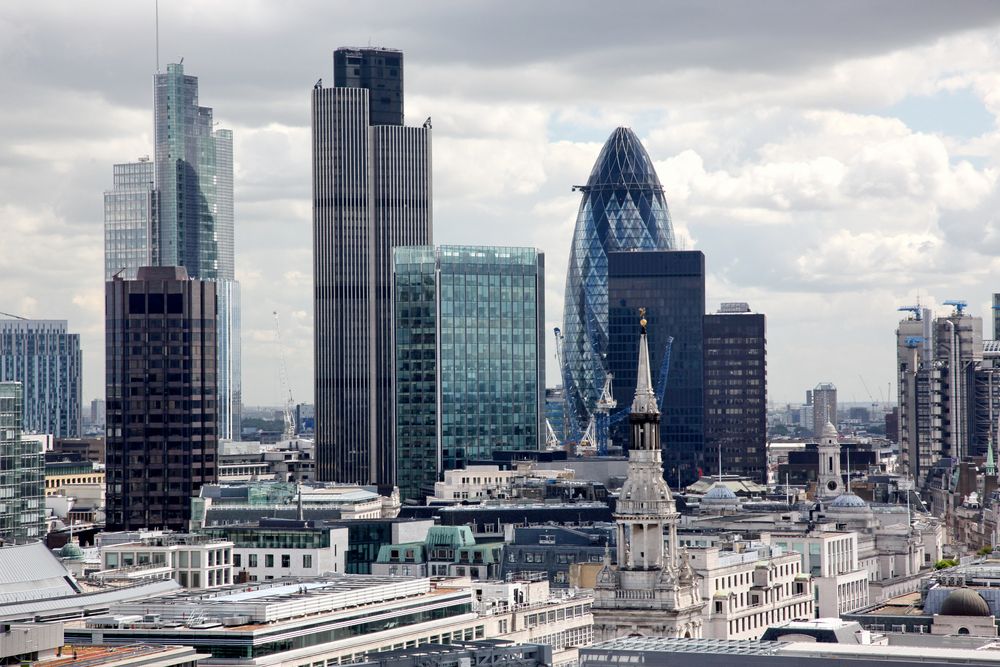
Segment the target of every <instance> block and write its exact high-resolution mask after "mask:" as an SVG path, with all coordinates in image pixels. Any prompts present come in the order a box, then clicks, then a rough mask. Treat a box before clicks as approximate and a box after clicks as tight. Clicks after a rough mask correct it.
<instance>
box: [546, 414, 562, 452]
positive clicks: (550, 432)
mask: <svg viewBox="0 0 1000 667" xmlns="http://www.w3.org/2000/svg"><path fill="white" fill-rule="evenodd" d="M545 446H546V447H547V448H548V449H550V450H557V449H559V448H560V447H561V446H562V443H561V442H559V436H557V435H556V431H555V429H554V428H552V422H550V421H549V420H548V419H546V420H545Z"/></svg>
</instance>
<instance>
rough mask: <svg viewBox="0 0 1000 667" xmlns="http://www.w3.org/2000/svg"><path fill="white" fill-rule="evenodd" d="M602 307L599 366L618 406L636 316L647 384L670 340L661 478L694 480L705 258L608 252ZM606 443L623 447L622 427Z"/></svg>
mask: <svg viewBox="0 0 1000 667" xmlns="http://www.w3.org/2000/svg"><path fill="white" fill-rule="evenodd" d="M608 303H609V308H608V331H609V336H610V343H609V345H608V356H607V360H606V361H607V368H608V370H609V371H610V372H611V373H612V374H613V375H614V381H613V387H614V394H615V398H616V399H617V400H618V405H627V404H628V397H629V395H630V393H631V392H632V390H633V388H634V387H635V383H636V376H635V372H636V371H635V369H636V359H637V358H636V355H637V354H638V352H637V350H638V349H639V332H638V331H637V330H636V326H635V318H636V313H637V312H638V311H639V309H640V308H645V309H646V319H647V320H648V321H649V331H650V333H649V336H648V338H649V354H650V362H651V363H652V365H653V373H654V375H653V379H654V381H655V382H659V376H660V369H661V368H662V366H663V355H664V353H665V351H666V347H667V339H668V338H673V339H674V340H673V343H672V344H671V352H670V373H669V375H668V376H667V382H666V385H665V387H664V390H663V391H664V396H663V410H662V417H663V419H662V422H661V424H660V438H661V443H660V444H661V447H662V449H663V465H664V473H665V474H666V475H667V479H668V480H670V481H671V482H674V481H675V480H677V479H678V476H679V477H680V480H681V483H686V482H688V481H694V479H695V478H696V477H697V473H698V467H699V466H700V465H701V460H702V452H703V451H704V443H705V435H704V356H705V355H704V318H705V255H704V254H702V253H701V251H699V250H669V251H650V252H612V253H609V254H608ZM657 391H659V389H658V388H657ZM612 438H613V439H614V440H615V442H617V443H625V442H628V431H627V424H625V423H624V422H621V423H619V425H618V428H617V429H614V430H613V431H612Z"/></svg>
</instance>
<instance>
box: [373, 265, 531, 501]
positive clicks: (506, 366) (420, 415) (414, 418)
mask: <svg viewBox="0 0 1000 667" xmlns="http://www.w3.org/2000/svg"><path fill="white" fill-rule="evenodd" d="M394 281H395V282H394V304H393V310H392V312H393V314H394V323H395V337H394V338H395V358H396V374H395V390H396V400H395V411H396V416H395V421H396V433H395V440H396V448H397V449H396V455H397V457H398V458H397V463H398V466H397V468H398V472H397V483H398V485H399V487H400V494H401V495H402V496H403V497H404V498H415V499H422V497H423V495H422V489H427V490H428V491H430V492H433V486H434V482H436V481H439V480H440V479H441V475H442V473H443V472H444V471H445V470H455V469H457V468H463V467H465V466H466V464H467V463H468V462H469V461H472V460H477V459H478V460H482V459H489V458H490V457H491V456H492V453H493V451H494V450H532V449H539V448H540V446H541V443H543V442H544V440H545V351H544V348H545V346H544V335H543V327H544V325H545V258H544V255H543V254H542V253H540V252H538V251H537V250H535V249H533V248H501V247H483V246H442V247H440V248H433V247H430V246H421V247H408V248H397V249H396V251H395V277H394Z"/></svg>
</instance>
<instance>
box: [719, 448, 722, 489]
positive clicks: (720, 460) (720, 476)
mask: <svg viewBox="0 0 1000 667" xmlns="http://www.w3.org/2000/svg"><path fill="white" fill-rule="evenodd" d="M719 483H720V484H721V483H722V443H721V442H720V443H719Z"/></svg>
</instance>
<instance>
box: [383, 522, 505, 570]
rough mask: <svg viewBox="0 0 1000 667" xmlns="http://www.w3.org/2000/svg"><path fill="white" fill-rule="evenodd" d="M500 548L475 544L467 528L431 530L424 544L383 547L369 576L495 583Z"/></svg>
mask: <svg viewBox="0 0 1000 667" xmlns="http://www.w3.org/2000/svg"><path fill="white" fill-rule="evenodd" d="M503 548H504V543H503V542H485V543H477V542H476V538H475V537H474V536H473V534H472V531H471V530H470V529H469V527H468V526H433V527H431V528H430V529H429V530H428V531H427V537H426V538H425V539H424V540H423V541H420V542H404V543H401V544H387V545H385V546H383V547H382V548H381V549H380V550H379V555H378V558H377V559H376V561H375V562H374V563H373V564H372V574H379V575H388V576H402V577H466V576H467V577H470V578H472V579H496V578H497V577H499V576H500V565H501V561H502V554H503Z"/></svg>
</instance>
